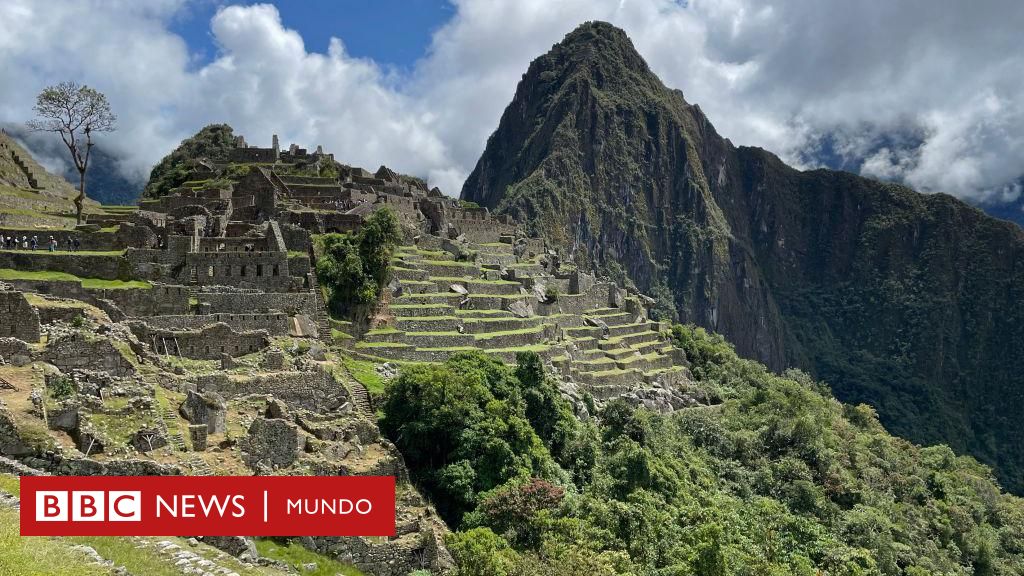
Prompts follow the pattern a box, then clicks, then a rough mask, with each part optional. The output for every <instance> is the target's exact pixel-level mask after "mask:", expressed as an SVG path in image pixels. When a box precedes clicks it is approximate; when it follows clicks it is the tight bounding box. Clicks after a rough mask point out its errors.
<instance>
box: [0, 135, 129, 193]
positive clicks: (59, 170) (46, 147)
mask: <svg viewBox="0 0 1024 576" xmlns="http://www.w3.org/2000/svg"><path fill="white" fill-rule="evenodd" d="M4 130H6V131H7V133H8V134H10V135H11V136H12V137H13V138H14V139H16V140H17V141H19V142H21V143H23V144H24V145H25V147H26V148H27V150H28V151H29V152H30V153H31V154H32V156H33V157H34V158H35V159H36V161H38V162H39V163H40V164H43V165H45V166H47V168H49V169H50V171H51V172H54V173H56V174H57V175H59V176H63V177H64V179H66V180H67V181H68V182H69V183H70V184H71V185H72V186H74V187H75V188H76V189H77V188H78V171H76V170H75V168H74V166H73V165H72V164H71V158H70V156H69V155H68V150H67V148H65V146H64V143H63V142H61V140H60V138H58V137H57V136H55V135H53V134H39V133H33V132H29V131H27V130H25V128H24V127H22V126H19V125H14V124H6V125H4ZM119 160H120V159H119V158H118V157H117V156H116V155H114V154H113V153H112V152H110V150H109V149H107V148H106V147H105V146H103V144H102V142H101V143H100V144H98V145H97V146H95V147H93V149H92V155H91V157H90V159H89V169H88V172H87V174H86V194H87V195H88V196H89V198H92V199H93V200H96V201H97V202H99V203H100V204H120V205H129V204H135V203H137V202H138V200H139V196H140V195H141V194H142V185H143V184H144V182H142V181H135V180H133V179H131V178H128V177H126V176H125V175H124V174H123V173H122V171H121V170H120V169H119V167H118V163H119Z"/></svg>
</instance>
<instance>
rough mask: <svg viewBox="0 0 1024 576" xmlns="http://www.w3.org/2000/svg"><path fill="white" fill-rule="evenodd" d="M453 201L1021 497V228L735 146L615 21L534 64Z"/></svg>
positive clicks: (940, 197) (944, 201)
mask: <svg viewBox="0 0 1024 576" xmlns="http://www.w3.org/2000/svg"><path fill="white" fill-rule="evenodd" d="M462 198H463V199H465V200H469V201H473V202H477V203H478V204H480V205H482V206H486V207H488V208H491V209H492V210H497V211H498V212H505V213H509V214H511V215H512V216H514V217H517V218H518V219H519V220H520V221H527V222H530V227H531V228H532V229H533V231H534V232H537V233H539V234H541V235H543V236H545V237H546V238H548V239H549V240H551V241H552V242H554V243H555V244H557V245H559V246H561V247H562V248H563V249H564V251H565V252H566V253H568V255H569V256H570V257H571V258H572V259H573V260H575V261H577V262H578V263H579V264H581V265H584V266H591V267H594V268H598V269H603V270H605V271H606V272H608V273H609V274H610V275H611V276H613V277H616V276H619V277H621V278H623V279H630V280H632V281H633V282H634V283H636V284H637V286H638V287H639V288H640V289H641V290H643V291H645V292H648V293H651V294H652V295H654V296H655V297H656V298H658V299H659V301H662V302H663V303H664V308H665V309H666V310H667V311H669V313H670V312H671V311H672V310H674V311H675V312H676V313H677V314H678V317H679V319H681V320H683V321H689V322H694V323H697V324H700V325H702V326H706V327H709V328H712V329H714V330H716V331H718V332H721V333H723V334H724V335H726V336H727V337H728V338H729V339H730V340H731V341H733V342H734V343H735V344H736V346H737V349H738V350H739V351H740V352H741V353H742V354H744V355H746V356H750V357H755V358H757V359H759V360H761V361H763V362H765V363H766V364H767V365H768V366H770V367H771V368H773V369H775V370H779V369H781V368H783V367H785V366H789V365H796V366H800V367H803V368H806V369H809V370H810V371H811V372H813V373H814V374H815V375H816V376H819V377H821V378H823V379H825V380H827V381H829V382H830V384H831V385H832V386H833V388H834V389H835V390H836V394H837V395H838V396H839V397H840V399H841V400H844V401H849V402H861V401H864V402H870V403H872V404H874V405H876V406H877V407H878V409H879V411H880V415H881V417H882V420H883V422H884V423H885V424H886V425H887V426H888V427H890V429H892V430H893V431H894V432H895V433H898V434H901V435H904V436H906V437H909V438H910V439H912V440H913V441H916V442H923V443H932V442H946V443H949V444H950V445H952V446H953V447H954V448H955V449H957V450H958V451H966V452H970V453H972V454H974V455H976V456H978V457H979V458H981V459H982V460H984V461H985V462H987V463H989V464H990V465H993V466H995V467H996V468H997V469H998V471H999V472H1000V475H1001V477H1002V479H1003V481H1004V482H1006V483H1007V486H1008V487H1010V488H1011V489H1014V490H1017V491H1020V490H1021V489H1024V485H1022V483H1021V480H1020V479H1021V477H1022V476H1024V475H1022V474H1021V473H1020V471H1021V470H1024V449H1022V448H1021V444H1022V443H1021V442H1020V440H1021V439H1024V430H1022V429H1021V427H1020V426H1019V425H1017V424H1014V423H1013V421H1012V420H1013V416H1012V415H1013V414H1014V413H1015V412H1014V411H1016V412H1018V413H1019V411H1020V410H1021V409H1024V400H1022V399H1021V395H1020V392H1019V388H1018V386H1017V383H1018V382H1019V378H1018V377H1017V376H1016V374H1020V373H1021V372H1022V371H1024V358H1022V356H1024V354H1020V353H1010V354H1007V353H1006V351H1007V350H1009V351H1011V352H1012V351H1021V350H1024V330H1022V328H1020V327H1019V326H1024V319H1022V318H1021V312H1020V310H1019V307H1015V306H1014V303H1016V302H1019V301H1020V300H1021V298H1022V297H1024V272H1022V270H1024V231H1022V230H1021V229H1020V228H1019V227H1017V226H1015V225H1014V224H1012V223H1009V222H1004V221H999V220H996V219H993V218H990V217H987V216H985V215H984V214H983V213H982V212H981V211H980V210H978V209H976V208H973V207H971V206H969V205H967V204H966V203H963V202H961V201H959V200H956V199H954V198H953V197H951V196H948V195H944V194H929V195H922V194H918V193H916V192H913V191H912V190H911V189H909V188H906V187H904V186H900V185H897V184H890V183H883V182H878V181H874V180H869V179H866V178H862V177H860V176H857V175H855V174H851V173H846V172H836V171H830V170H823V169H818V170H808V171H798V170H795V169H793V168H790V167H789V166H786V165H785V164H784V163H783V162H782V161H781V160H780V159H779V158H778V157H777V156H775V155H774V154H772V153H770V152H767V151H765V150H762V149H759V148H751V147H742V146H741V147H736V146H733V144H732V143H731V142H730V141H728V140H727V139H725V138H722V137H721V136H719V135H718V133H717V132H716V131H715V129H714V127H713V126H712V125H711V123H710V121H709V120H708V119H707V117H706V116H705V115H704V114H703V112H702V111H701V110H700V108H699V106H697V105H694V104H689V103H687V102H686V100H685V99H684V98H683V97H682V93H681V92H680V91H678V90H672V89H669V88H667V87H665V86H664V85H663V84H662V83H661V81H660V80H658V79H657V77H656V76H654V75H653V73H651V72H650V69H649V67H647V65H646V64H645V63H643V61H642V57H640V55H639V53H637V52H636V50H635V48H634V47H633V45H632V43H631V42H630V41H629V39H628V37H626V35H625V33H624V32H622V31H621V30H619V29H617V28H615V27H614V26H611V25H610V24H606V23H587V24H584V25H582V26H581V27H580V28H578V29H576V30H574V31H573V32H571V33H570V34H568V35H567V36H566V38H565V40H563V42H561V43H559V44H556V45H555V46H554V47H553V48H552V50H551V51H550V52H549V53H547V54H545V55H543V56H541V57H539V58H538V59H536V60H535V61H534V62H533V63H531V65H530V68H529V70H528V71H527V73H526V74H525V75H524V76H523V79H522V80H521V82H520V83H519V86H518V87H517V90H516V95H515V97H514V98H513V100H512V103H511V104H510V105H509V107H508V108H507V109H506V110H505V112H504V114H503V115H502V117H501V121H500V122H499V125H498V128H497V130H496V131H495V132H494V134H493V135H492V136H491V137H490V138H489V139H488V143H487V147H486V149H485V151H484V153H483V155H482V156H481V158H480V160H479V162H478V163H477V165H476V167H475V169H474V170H473V172H472V174H471V175H470V177H469V178H468V179H467V181H466V184H465V185H464V187H463V190H462Z"/></svg>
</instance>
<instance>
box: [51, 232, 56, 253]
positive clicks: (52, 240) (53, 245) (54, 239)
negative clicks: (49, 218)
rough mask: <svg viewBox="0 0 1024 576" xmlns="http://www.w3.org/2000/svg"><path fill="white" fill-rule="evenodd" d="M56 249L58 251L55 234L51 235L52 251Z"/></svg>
mask: <svg viewBox="0 0 1024 576" xmlns="http://www.w3.org/2000/svg"><path fill="white" fill-rule="evenodd" d="M56 251H57V239H56V238H54V237H53V236H50V252H56Z"/></svg>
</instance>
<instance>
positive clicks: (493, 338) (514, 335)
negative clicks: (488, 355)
mask: <svg viewBox="0 0 1024 576" xmlns="http://www.w3.org/2000/svg"><path fill="white" fill-rule="evenodd" d="M473 336H475V345H476V346H479V347H480V348H484V349H491V348H514V347H520V346H528V345H530V344H540V343H541V342H543V341H544V340H545V337H544V326H536V327H533V328H524V329H522V330H512V331H507V332H489V333H485V334H474V335H473Z"/></svg>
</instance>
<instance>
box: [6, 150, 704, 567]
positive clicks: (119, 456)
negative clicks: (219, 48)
mask: <svg viewBox="0 0 1024 576" xmlns="http://www.w3.org/2000/svg"><path fill="white" fill-rule="evenodd" d="M191 170H192V172H191V174H190V176H189V178H190V179H189V181H187V182H185V183H184V184H183V185H182V186H181V187H179V188H178V189H176V190H174V191H173V192H172V193H171V194H169V195H167V196H164V197H162V198H159V199H153V200H145V201H143V202H142V203H141V204H140V207H139V209H138V210H137V211H123V212H118V213H111V214H105V215H102V216H98V217H95V218H92V219H91V221H90V226H89V227H83V228H79V229H76V230H73V231H68V232H67V233H66V234H65V235H64V236H62V237H61V242H64V241H69V240H70V239H72V238H73V239H75V240H78V241H79V243H80V245H81V246H82V247H83V249H84V250H90V251H96V252H103V253H106V254H98V255H97V254H91V255H90V254H80V255H75V254H71V255H63V254H56V255H48V256H44V257H45V258H46V260H45V261H44V260H42V259H41V258H40V255H33V254H28V253H26V254H18V255H17V256H18V258H17V259H13V258H10V259H9V261H8V262H7V263H4V262H0V267H5V266H12V267H15V268H17V269H26V270H33V271H41V270H52V271H55V272H64V273H66V274H70V275H74V276H79V277H83V278H84V277H89V278H98V279H102V280H107V281H110V282H111V283H116V282H118V281H120V282H127V281H145V282H146V283H147V285H146V286H145V287H135V286H119V287H116V288H110V287H102V288H96V287H89V286H87V285H85V284H83V283H82V282H80V281H73V280H71V281H69V280H44V279H23V280H14V281H10V282H9V283H8V284H5V285H0V357H2V358H3V360H2V361H0V366H2V365H4V364H5V363H7V365H8V366H9V367H12V368H13V367H18V368H24V367H26V366H29V365H32V366H37V365H42V366H45V369H46V370H48V371H50V372H48V373H47V374H48V375H47V377H46V378H44V379H43V381H42V382H39V383H37V384H36V385H35V388H34V389H33V390H32V391H31V392H29V391H27V390H19V392H20V393H26V394H28V393H31V394H32V395H33V411H34V412H33V415H34V417H36V418H38V419H39V420H40V421H41V422H42V423H43V424H44V428H45V429H46V430H47V431H50V432H52V433H54V434H57V433H60V434H65V435H67V437H68V438H69V439H71V440H72V442H73V444H74V446H75V448H71V447H68V448H67V450H69V451H72V452H73V451H74V450H75V449H77V450H78V452H80V454H76V455H75V457H74V458H69V457H66V456H65V455H62V454H59V453H58V452H57V451H53V450H46V449H40V448H39V447H37V446H34V445H31V444H30V443H28V442H26V441H24V439H23V438H22V435H21V434H20V433H19V422H18V420H17V418H15V417H14V415H13V413H12V412H11V410H10V408H9V407H8V406H6V405H5V404H4V400H3V390H2V389H0V453H3V454H6V455H13V456H18V457H19V458H22V459H23V460H27V461H29V462H31V463H32V464H34V465H35V466H37V467H40V468H45V469H47V470H52V471H56V472H60V473H68V472H88V473H101V472H123V471H128V472H142V473H159V474H173V473H188V474H210V473H214V472H216V471H219V469H220V467H222V466H224V467H226V466H230V465H232V463H233V464H234V465H237V466H238V468H232V469H231V472H232V473H239V472H240V471H243V472H244V473H256V474H272V473H282V472H288V471H291V472H293V473H294V472H296V471H301V472H302V473H314V474H387V475H395V476H397V477H398V478H399V481H400V482H403V481H407V476H408V475H407V472H406V471H405V468H404V464H403V463H402V457H401V454H399V453H398V451H397V449H395V448H394V446H393V445H391V444H390V442H388V441H387V440H386V439H385V438H382V437H381V436H380V433H379V430H378V429H377V427H376V425H375V423H374V418H373V408H374V407H373V399H372V397H371V395H370V394H369V393H368V391H367V390H366V389H365V388H364V387H363V385H362V384H360V383H359V382H358V381H356V380H354V379H353V378H351V377H350V376H344V377H338V376H337V374H338V372H337V371H336V370H333V369H332V365H334V366H337V364H336V362H335V358H336V356H333V355H334V354H336V353H338V352H339V348H345V349H346V350H345V353H346V354H349V355H351V356H353V357H356V358H362V359H369V360H372V361H374V362H376V363H378V364H380V365H383V366H384V368H385V370H386V371H387V375H393V372H394V370H393V366H392V365H391V364H390V363H389V362H385V361H391V362H400V361H429V362H438V361H444V360H446V359H448V358H450V357H451V356H453V355H454V354H458V353H460V352H462V351H465V350H467V349H476V350H482V351H483V352H485V353H487V354H489V355H492V356H494V357H496V358H499V359H501V360H503V361H505V362H514V361H515V360H516V355H517V354H518V353H520V352H524V351H530V352H535V353H537V354H538V355H539V356H540V357H541V358H542V359H543V361H544V362H545V364H546V365H547V366H548V368H549V369H551V370H552V371H553V372H554V373H556V374H557V375H558V376H559V381H560V388H561V391H562V393H563V395H564V396H565V397H567V398H569V399H570V401H571V402H572V403H573V405H574V407H575V409H576V412H577V414H578V415H580V417H583V418H586V417H589V416H590V414H589V410H590V409H591V408H592V407H593V406H594V404H595V403H597V404H600V403H601V402H604V401H607V400H610V399H612V398H623V399H625V400H626V401H628V402H630V403H633V404H635V405H641V406H645V407H647V408H649V409H652V410H655V411H661V412H668V411H672V410H679V409H685V408H688V407H692V406H699V405H706V404H707V403H709V399H708V398H706V397H705V396H704V395H703V394H702V393H701V391H700V390H698V389H696V388H694V387H693V386H692V385H691V384H692V382H691V380H690V378H689V372H688V370H687V364H686V359H685V357H683V355H682V354H681V352H679V351H678V350H676V349H674V348H673V346H672V345H671V343H670V341H669V339H668V337H667V336H666V329H667V325H664V324H661V323H659V322H655V321H652V320H650V318H649V317H648V313H647V309H648V307H649V305H650V302H649V301H648V300H647V299H645V298H644V297H643V296H642V295H640V294H636V293H631V292H628V291H627V290H624V289H623V288H621V287H620V286H617V285H616V284H615V283H614V282H612V281H610V280H608V279H604V278H597V277H595V276H593V275H590V274H587V273H585V272H584V271H581V270H578V269H576V267H575V266H574V265H573V264H572V263H571V262H566V261H564V260H563V258H562V255H561V254H559V253H558V252H557V251H554V250H552V249H551V248H550V247H549V246H547V245H546V244H545V242H544V241H543V240H542V239H538V238H530V237H527V236H526V235H525V234H524V233H523V230H522V229H521V228H520V227H519V226H517V224H516V223H515V222H514V221H512V220H511V219H509V218H508V217H507V216H502V215H492V214H491V213H490V211H489V210H487V209H485V208H477V207H473V206H467V205H463V204H462V203H460V202H458V201H456V200H454V199H451V198H448V197H445V196H444V195H443V194H442V193H441V192H440V190H438V189H437V188H432V189H430V188H428V186H427V184H426V183H425V182H423V181H422V180H419V179H416V178H411V177H408V176H403V175H401V174H398V173H397V172H395V171H394V170H392V169H390V168H387V167H386V166H381V167H379V168H378V169H377V170H376V171H374V172H372V173H371V172H369V171H367V170H365V169H362V168H358V167H352V166H346V165H341V164H338V163H337V162H335V160H334V157H333V156H332V155H330V154H325V153H324V152H323V150H322V149H321V148H320V147H317V148H316V150H315V151H312V152H310V151H309V150H307V149H304V148H300V147H298V146H295V145H291V146H289V147H288V148H287V149H282V148H281V147H280V145H279V142H278V139H277V137H276V136H275V137H274V138H273V144H272V146H271V147H270V148H259V147H253V146H249V145H248V144H247V143H245V141H244V139H242V138H239V140H238V142H237V146H236V147H235V148H234V149H232V150H231V151H229V153H228V154H227V155H226V156H225V157H223V158H204V159H198V160H196V161H194V162H192V163H191ZM229 175H230V178H229ZM384 208H390V209H392V210H393V211H394V212H395V213H396V214H397V215H398V217H399V220H400V222H401V224H402V229H403V233H404V237H405V242H404V243H403V245H402V246H401V247H400V248H399V250H398V251H397V253H396V254H395V258H394V262H393V263H394V265H393V267H392V276H391V278H389V279H388V284H387V292H388V293H387V297H386V298H385V300H386V305H385V306H384V307H383V308H382V310H380V312H379V313H378V314H377V315H376V316H374V317H373V318H371V319H369V321H368V325H367V326H355V325H352V324H351V323H346V322H344V321H340V322H339V321H338V320H337V319H331V318H329V317H328V315H327V313H326V305H325V302H324V299H323V294H322V292H321V290H320V286H319V284H318V282H317V279H316V275H315V260H314V258H315V255H314V254H313V251H312V238H311V236H312V235H313V234H323V233H330V232H352V231H356V230H358V229H360V227H361V226H362V225H363V223H364V222H365V221H366V219H367V218H368V217H369V216H370V215H372V214H373V213H374V212H375V211H377V210H380V209H384ZM101 227H103V228H108V231H106V232H101V231H100V228H101ZM111 227H113V228H115V229H116V231H113V232H111V231H109V228H111ZM3 232H4V231H3V230H0V233H3ZM2 257H7V256H0V258H2ZM26 294H31V295H32V296H26ZM85 311H88V314H85ZM332 329H333V330H342V331H350V332H351V334H347V335H345V336H354V337H352V338H339V339H337V340H336V339H335V336H334V334H333V333H332ZM44 343H45V346H44V345H43V344H44ZM299 343H301V344H302V345H301V346H300V345H299ZM64 378H69V379H71V382H72V383H73V386H71V391H70V392H68V396H67V397H65V398H61V399H55V398H53V397H52V394H53V393H52V390H54V389H56V388H58V387H59V386H62V384H58V382H63V380H62V379H64ZM0 384H2V383H0ZM129 419H130V420H131V421H130V423H129V424H130V425H129V424H124V423H123V422H121V420H129ZM98 453H103V454H104V456H103V457H102V458H101V459H99V460H103V462H100V461H99V460H97V459H94V458H90V456H95V455H96V454H98ZM186 454H187V456H186ZM155 455H161V456H172V457H173V458H174V460H175V461H177V462H179V464H177V465H175V466H171V465H162V464H156V463H155V462H154V461H153V460H152V459H151V458H152V457H153V456H155ZM144 456H146V457H149V458H146V457H144ZM169 459H170V458H169ZM235 459H237V462H236V461H235ZM161 461H164V460H161ZM402 498H403V502H402V503H401V504H400V507H399V515H400V518H399V530H398V534H397V535H396V536H395V537H394V538H390V539H387V541H384V542H371V541H367V540H363V539H351V538H349V539H346V538H333V539H332V538H319V539H309V541H306V542H303V544H304V545H306V546H307V547H310V548H312V549H315V550H318V551H321V552H325V553H329V554H331V555H332V556H335V557H338V558H342V559H346V560H348V561H351V562H352V563H354V564H355V565H357V566H359V567H361V568H363V569H364V570H365V571H367V572H369V573H373V574H385V575H392V574H394V575H402V576H404V575H405V574H407V573H408V572H410V571H411V570H414V569H416V568H421V567H430V568H433V569H443V568H444V567H446V566H450V565H451V558H450V556H448V555H447V552H446V551H445V550H444V546H443V533H444V527H443V526H442V525H439V522H438V521H437V519H436V516H435V515H433V513H432V512H431V511H430V508H429V506H428V505H427V504H426V503H425V502H423V501H422V499H420V498H419V496H418V495H417V494H416V492H415V490H406V491H403V496H402ZM243 541H244V539H243ZM234 544H239V542H234ZM250 544H251V543H250ZM242 548H244V549H245V550H246V551H247V552H246V553H249V552H248V551H249V547H248V546H240V549H242ZM252 553H253V554H255V551H252Z"/></svg>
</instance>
